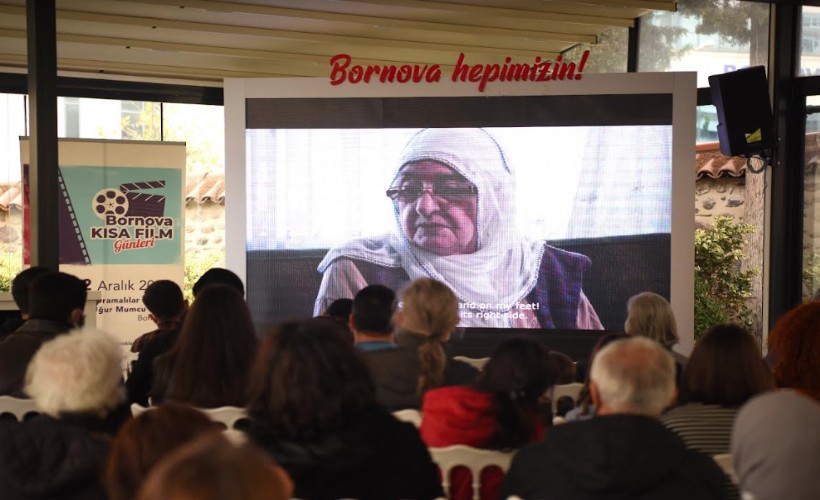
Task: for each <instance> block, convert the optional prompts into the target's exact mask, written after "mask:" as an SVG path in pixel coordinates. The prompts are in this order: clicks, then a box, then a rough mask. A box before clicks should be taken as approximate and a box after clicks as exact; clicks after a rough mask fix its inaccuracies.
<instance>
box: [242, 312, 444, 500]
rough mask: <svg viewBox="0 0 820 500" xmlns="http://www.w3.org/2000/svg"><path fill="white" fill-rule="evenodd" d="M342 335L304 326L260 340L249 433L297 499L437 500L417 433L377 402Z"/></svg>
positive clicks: (316, 324) (318, 325)
mask: <svg viewBox="0 0 820 500" xmlns="http://www.w3.org/2000/svg"><path fill="white" fill-rule="evenodd" d="M341 328H342V327H341V326H340V325H338V324H335V322H333V321H322V320H321V319H312V320H307V321H304V322H298V323H297V322H291V323H284V324H282V325H280V326H279V327H277V328H275V329H274V330H273V331H272V332H270V333H269V334H268V335H267V336H266V337H265V339H264V340H263V342H262V346H261V349H260V352H259V355H258V356H257V358H256V361H255V363H254V366H253V370H252V375H251V385H250V402H249V405H248V415H249V417H250V421H249V422H247V423H246V425H245V429H246V431H247V433H248V435H249V436H250V437H251V439H252V440H253V441H255V442H256V443H257V444H259V445H260V446H261V447H262V448H264V449H265V450H267V451H268V453H270V455H271V456H272V457H273V459H274V461H276V462H277V463H278V464H279V465H280V466H282V467H283V468H284V469H285V470H286V471H287V472H288V473H289V474H290V477H291V478H292V480H293V482H294V485H295V491H294V495H293V496H294V497H296V498H306V499H311V500H321V499H337V498H357V499H360V500H367V499H374V500H375V499H397V498H414V499H422V500H423V499H430V498H437V497H440V496H442V490H441V485H440V484H439V481H438V477H437V476H436V467H435V465H434V464H433V461H432V459H431V458H430V453H429V452H428V451H427V448H426V447H425V446H424V443H423V442H422V441H421V439H420V438H419V435H418V431H417V430H416V428H415V427H414V426H413V425H412V424H408V423H404V422H399V421H398V420H396V419H395V418H394V417H393V415H391V414H390V413H389V412H388V411H387V410H385V409H384V408H383V407H381V406H379V405H378V404H377V403H376V399H375V393H374V390H373V382H372V380H371V379H370V376H369V373H368V370H367V366H365V364H364V363H363V362H362V360H361V358H360V357H359V355H358V352H357V351H356V350H355V347H353V345H351V344H350V343H349V342H347V341H346V340H345V339H344V336H343V335H341V334H340V329H341Z"/></svg>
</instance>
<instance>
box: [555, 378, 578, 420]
mask: <svg viewBox="0 0 820 500" xmlns="http://www.w3.org/2000/svg"><path fill="white" fill-rule="evenodd" d="M583 388H584V384H582V383H580V382H573V383H571V384H558V385H555V386H553V387H552V388H551V389H549V391H547V392H548V396H549V398H550V401H552V414H553V415H555V414H556V413H557V412H558V400H559V399H560V398H562V397H563V396H569V397H571V398H572V400H573V401H575V402H576V403H577V402H578V395H579V394H580V393H581V389H583Z"/></svg>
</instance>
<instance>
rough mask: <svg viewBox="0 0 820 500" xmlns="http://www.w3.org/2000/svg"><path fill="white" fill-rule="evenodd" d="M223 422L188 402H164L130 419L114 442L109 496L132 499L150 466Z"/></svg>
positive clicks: (108, 467)
mask: <svg viewBox="0 0 820 500" xmlns="http://www.w3.org/2000/svg"><path fill="white" fill-rule="evenodd" d="M220 431H221V426H220V425H219V424H218V423H216V422H214V421H212V420H211V419H210V418H208V417H207V416H206V415H205V414H204V413H202V412H200V411H198V410H196V409H194V408H192V407H190V406H186V405H182V404H178V403H165V404H162V405H160V406H158V407H156V408H154V409H152V410H151V411H144V412H142V413H140V414H139V415H138V416H137V417H135V418H133V419H131V420H129V421H127V422H126V423H125V424H124V425H123V426H122V428H121V429H120V431H119V432H118V433H117V437H116V438H115V439H114V442H113V443H112V445H111V452H110V454H109V455H108V462H107V463H106V466H105V475H104V483H105V490H106V492H107V493H108V500H132V499H134V498H136V496H137V492H138V491H139V488H140V486H141V485H142V483H143V481H144V480H145V478H146V477H148V473H149V472H151V469H152V468H153V467H154V466H155V465H156V464H157V463H159V461H160V460H161V459H162V458H164V457H165V456H167V455H169V454H170V453H171V452H173V451H174V450H176V449H177V448H179V447H180V446H182V445H184V444H185V443H188V442H191V441H193V440H194V439H195V438H197V437H199V436H201V435H203V434H207V433H210V432H220Z"/></svg>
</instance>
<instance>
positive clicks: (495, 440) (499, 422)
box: [420, 338, 555, 499]
mask: <svg viewBox="0 0 820 500" xmlns="http://www.w3.org/2000/svg"><path fill="white" fill-rule="evenodd" d="M554 382H555V372H554V370H552V369H551V368H550V366H549V358H548V353H547V350H546V349H545V348H544V347H543V346H542V345H541V344H540V343H539V342H537V341H535V340H530V339H525V338H512V339H509V340H507V341H505V342H503V343H502V344H501V345H499V346H498V347H497V348H496V349H495V351H493V354H492V356H490V359H489V361H487V364H486V365H485V366H484V369H483V370H482V371H481V373H480V374H479V375H478V378H477V379H476V381H475V382H474V383H473V384H472V385H471V386H451V387H440V388H438V389H432V390H430V391H427V393H426V394H425V395H424V402H423V405H422V415H423V419H422V421H421V429H420V432H421V438H422V439H423V440H424V442H425V443H426V444H427V446H430V447H444V446H452V445H456V444H463V445H467V446H472V447H476V448H487V449H493V450H505V451H509V450H515V449H517V448H518V447H520V446H522V445H524V444H526V443H530V442H533V441H536V440H538V439H541V438H542V437H543V435H544V426H545V423H546V422H548V421H549V420H550V417H551V415H550V409H549V405H548V404H543V403H542V397H543V395H544V393H545V391H546V390H547V389H548V388H549V387H551V386H552V385H553V383H554ZM502 476H503V475H502V474H500V471H498V470H497V469H496V470H487V471H485V473H484V474H482V480H481V484H482V488H481V490H482V491H481V498H498V488H499V486H500V484H501V479H502ZM451 484H452V487H451V494H450V498H455V499H468V498H473V492H472V486H471V481H470V477H469V474H468V473H467V471H466V470H463V469H456V470H455V471H454V472H453V474H452V477H451Z"/></svg>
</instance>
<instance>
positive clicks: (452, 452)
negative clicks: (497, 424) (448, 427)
mask: <svg viewBox="0 0 820 500" xmlns="http://www.w3.org/2000/svg"><path fill="white" fill-rule="evenodd" d="M430 455H431V456H432V457H433V461H434V462H435V463H436V465H438V467H439V469H440V470H441V486H442V488H443V489H444V494H445V495H449V493H450V471H452V470H453V468H454V467H458V466H462V467H466V468H467V469H469V471H470V474H471V476H472V481H473V499H475V500H478V499H479V498H481V471H483V470H484V469H486V468H487V467H492V466H495V467H498V468H500V469H501V470H502V471H503V472H507V469H509V468H510V462H511V461H512V458H513V455H515V452H502V451H493V450H481V449H479V448H473V447H471V446H464V445H461V444H458V445H455V446H447V447H444V448H430Z"/></svg>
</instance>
